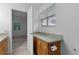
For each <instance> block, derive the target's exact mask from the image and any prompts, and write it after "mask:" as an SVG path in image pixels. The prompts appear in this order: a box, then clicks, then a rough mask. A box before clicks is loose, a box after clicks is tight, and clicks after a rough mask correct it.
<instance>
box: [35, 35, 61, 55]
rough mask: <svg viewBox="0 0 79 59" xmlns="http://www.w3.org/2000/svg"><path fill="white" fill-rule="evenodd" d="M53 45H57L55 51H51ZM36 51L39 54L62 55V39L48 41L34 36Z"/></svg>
mask: <svg viewBox="0 0 79 59" xmlns="http://www.w3.org/2000/svg"><path fill="white" fill-rule="evenodd" d="M52 45H56V46H57V50H56V51H54V52H52V51H51V46H52ZM34 52H35V53H36V54H37V55H60V41H57V42H52V43H48V42H46V41H43V40H41V39H40V38H37V37H35V36H34Z"/></svg>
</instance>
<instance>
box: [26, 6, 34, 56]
mask: <svg viewBox="0 0 79 59" xmlns="http://www.w3.org/2000/svg"><path fill="white" fill-rule="evenodd" d="M32 10H33V9H32V6H31V7H30V8H29V9H28V11H27V49H28V50H29V52H30V54H31V55H33V35H32V34H31V33H32V32H33V25H32V23H33V22H32V21H33V12H32Z"/></svg>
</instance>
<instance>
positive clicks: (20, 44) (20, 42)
mask: <svg viewBox="0 0 79 59" xmlns="http://www.w3.org/2000/svg"><path fill="white" fill-rule="evenodd" d="M12 43H13V45H12V46H13V52H12V55H30V53H29V51H28V50H27V40H26V37H15V38H13V42H12Z"/></svg>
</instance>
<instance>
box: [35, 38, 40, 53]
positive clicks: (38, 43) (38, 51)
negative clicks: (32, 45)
mask: <svg viewBox="0 0 79 59" xmlns="http://www.w3.org/2000/svg"><path fill="white" fill-rule="evenodd" d="M36 49H37V54H38V55H41V41H40V39H38V38H37V48H36Z"/></svg>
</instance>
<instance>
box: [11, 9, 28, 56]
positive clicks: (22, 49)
mask: <svg viewBox="0 0 79 59" xmlns="http://www.w3.org/2000/svg"><path fill="white" fill-rule="evenodd" d="M27 52H28V50H27V13H26V12H23V11H18V10H14V9H13V10H12V54H13V55H20V54H21V55H22V54H24V55H26V54H29V53H27Z"/></svg>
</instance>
